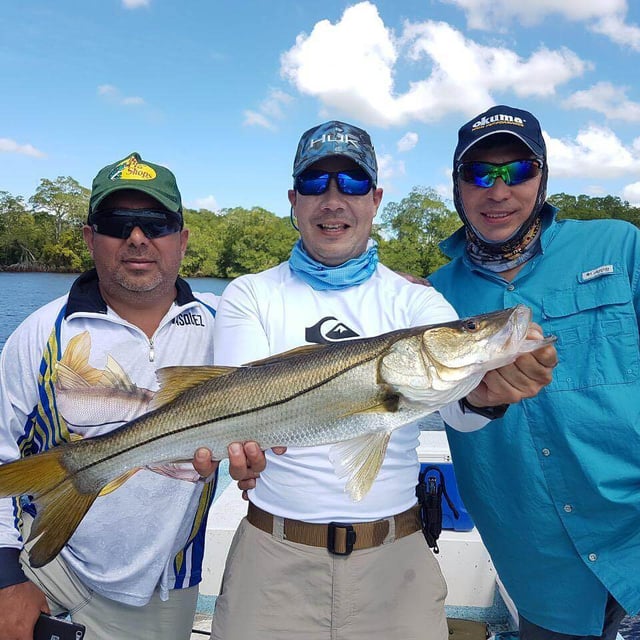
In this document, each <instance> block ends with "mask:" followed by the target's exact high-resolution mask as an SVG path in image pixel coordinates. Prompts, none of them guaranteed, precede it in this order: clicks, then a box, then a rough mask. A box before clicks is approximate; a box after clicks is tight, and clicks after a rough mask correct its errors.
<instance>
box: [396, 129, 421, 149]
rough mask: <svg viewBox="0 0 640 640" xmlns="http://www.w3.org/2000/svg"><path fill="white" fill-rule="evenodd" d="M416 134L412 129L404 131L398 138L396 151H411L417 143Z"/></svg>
mask: <svg viewBox="0 0 640 640" xmlns="http://www.w3.org/2000/svg"><path fill="white" fill-rule="evenodd" d="M418 139H419V138H418V134H417V133H415V132H413V131H408V132H407V133H405V134H404V135H403V136H402V138H400V140H398V151H399V152H400V153H404V152H405V151H411V149H413V148H414V147H415V146H416V145H417V144H418Z"/></svg>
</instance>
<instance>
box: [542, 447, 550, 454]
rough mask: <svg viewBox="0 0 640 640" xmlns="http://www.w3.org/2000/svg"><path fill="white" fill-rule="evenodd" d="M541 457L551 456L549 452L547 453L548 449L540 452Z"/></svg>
mask: <svg viewBox="0 0 640 640" xmlns="http://www.w3.org/2000/svg"><path fill="white" fill-rule="evenodd" d="M542 455H543V456H550V455H551V451H549V449H543V450H542Z"/></svg>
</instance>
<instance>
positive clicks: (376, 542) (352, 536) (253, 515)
mask: <svg viewBox="0 0 640 640" xmlns="http://www.w3.org/2000/svg"><path fill="white" fill-rule="evenodd" d="M247 520H248V521H249V522H250V523H251V524H252V525H253V526H254V527H257V528H258V529H261V530H262V531H266V532H267V533H271V534H273V530H274V529H273V520H274V516H273V515H272V514H270V513H267V512H266V511H263V510H262V509H260V507H256V506H255V505H254V504H253V503H252V502H249V511H248V513H247ZM282 521H283V525H284V529H283V531H284V533H283V538H284V539H285V540H289V541H290V542H298V543H300V544H306V545H309V546H312V547H326V548H327V549H328V550H329V551H330V552H331V553H335V554H336V555H342V556H346V555H349V554H350V553H351V551H353V550H357V549H369V548H371V547H378V546H380V545H381V544H382V543H383V542H384V541H385V540H386V539H387V536H388V535H389V532H390V528H391V525H392V523H393V525H394V527H395V534H394V535H393V537H392V538H391V539H390V540H388V542H392V541H393V540H398V539H399V538H404V537H405V536H408V535H409V534H411V533H415V532H416V531H419V530H420V529H421V524H420V513H419V507H418V505H415V506H413V507H411V509H408V510H407V511H405V512H403V513H399V514H397V515H395V516H391V517H389V518H383V519H382V520H374V521H373V522H356V523H353V524H346V523H342V522H330V523H329V524H312V523H310V522H302V521H301V520H290V519H289V518H282Z"/></svg>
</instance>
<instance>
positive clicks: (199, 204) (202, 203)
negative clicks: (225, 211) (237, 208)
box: [190, 196, 220, 211]
mask: <svg viewBox="0 0 640 640" xmlns="http://www.w3.org/2000/svg"><path fill="white" fill-rule="evenodd" d="M190 208H193V209H207V210H208V211H219V210H220V205H219V204H218V201H217V200H216V199H215V196H205V197H204V198H196V199H195V200H194V201H193V203H192V204H191V205H190Z"/></svg>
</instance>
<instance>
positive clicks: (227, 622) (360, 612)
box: [211, 518, 449, 640]
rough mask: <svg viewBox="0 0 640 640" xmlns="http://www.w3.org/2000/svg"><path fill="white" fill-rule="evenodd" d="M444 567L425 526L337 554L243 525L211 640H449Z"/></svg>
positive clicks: (235, 542)
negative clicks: (388, 540) (386, 541)
mask: <svg viewBox="0 0 640 640" xmlns="http://www.w3.org/2000/svg"><path fill="white" fill-rule="evenodd" d="M446 595H447V588H446V585H445V581H444V578H443V576H442V572H441V571H440V566H439V565H438V562H437V560H436V559H435V558H434V557H433V554H432V552H431V551H430V550H429V549H428V547H427V544H426V542H425V539H424V537H423V535H422V533H421V532H420V531H418V532H417V533H414V534H412V535H409V536H406V537H405V538H401V539H400V540H397V541H395V542H392V543H389V544H383V545H381V546H379V547H375V548H373V549H362V550H360V551H354V552H353V553H352V554H351V555H349V556H336V555H332V554H331V553H329V552H328V551H327V550H326V549H323V548H319V547H310V546H306V545H301V544H297V543H294V542H288V541H287V540H278V539H277V538H275V537H274V536H273V535H271V534H268V533H265V532H263V531H261V530H259V529H257V528H256V527H254V526H253V525H251V524H249V523H248V522H247V520H246V518H245V519H244V520H243V521H242V522H241V523H240V526H239V528H238V531H237V532H236V535H235V537H234V540H233V543H232V545H231V548H230V550H229V556H228V558H227V566H226V568H225V572H224V577H223V583H222V588H221V593H220V595H219V596H218V599H217V601H216V609H215V613H214V616H213V626H212V636H211V638H212V640H249V639H253V638H260V640H300V639H301V638H304V640H342V639H344V640H347V639H348V640H372V639H374V638H402V639H403V640H414V639H415V640H446V639H447V638H448V635H449V634H448V629H447V623H446V618H445V613H444V600H445V597H446Z"/></svg>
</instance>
